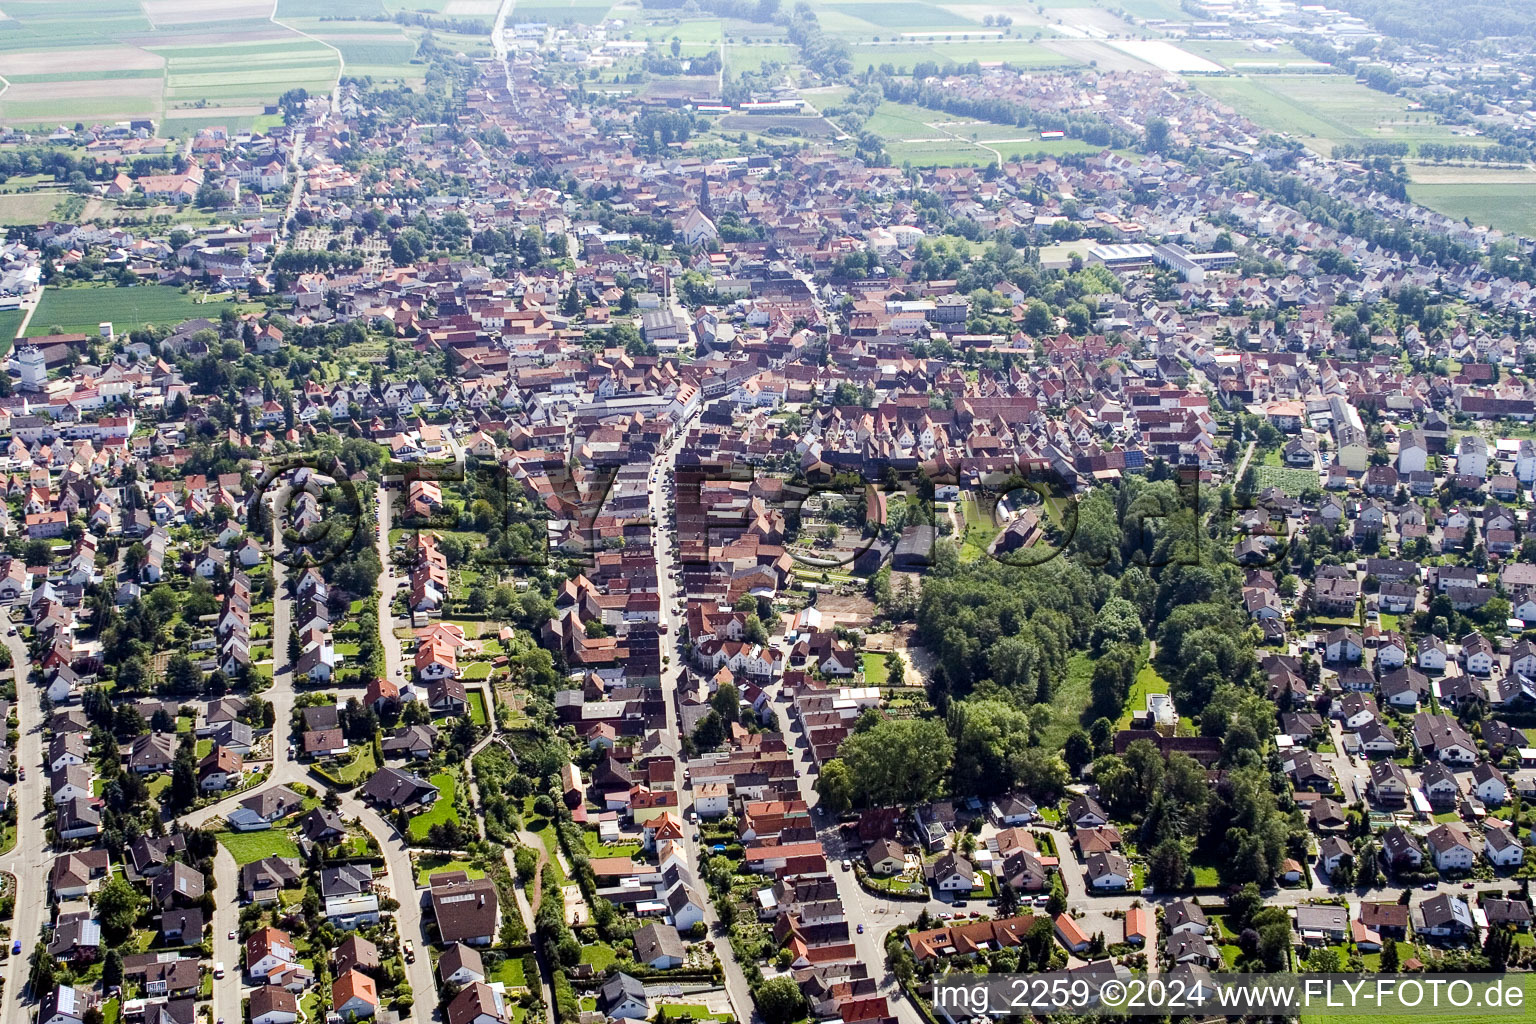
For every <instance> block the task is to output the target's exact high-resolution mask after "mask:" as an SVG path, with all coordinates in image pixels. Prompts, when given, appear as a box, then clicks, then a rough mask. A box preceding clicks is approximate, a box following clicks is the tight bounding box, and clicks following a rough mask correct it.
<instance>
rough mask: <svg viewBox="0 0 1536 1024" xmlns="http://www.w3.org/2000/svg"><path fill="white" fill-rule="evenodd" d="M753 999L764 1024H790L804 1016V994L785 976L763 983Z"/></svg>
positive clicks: (793, 981)
mask: <svg viewBox="0 0 1536 1024" xmlns="http://www.w3.org/2000/svg"><path fill="white" fill-rule="evenodd" d="M754 998H755V999H756V1001H757V1012H758V1013H759V1014H761V1015H762V1018H763V1020H764V1021H765V1022H766V1024H790V1022H791V1021H796V1020H799V1019H800V1018H801V1017H804V1016H805V994H804V993H803V992H801V991H800V986H799V985H797V984H795V979H794V978H791V977H788V976H787V975H786V976H783V977H778V978H774V979H772V980H770V981H765V982H763V984H762V987H761V988H759V989H758V990H757V992H756V993H754Z"/></svg>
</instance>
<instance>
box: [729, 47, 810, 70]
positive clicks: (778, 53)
mask: <svg viewBox="0 0 1536 1024" xmlns="http://www.w3.org/2000/svg"><path fill="white" fill-rule="evenodd" d="M798 58H799V53H798V51H796V50H795V48H794V47H793V46H784V45H780V44H777V43H752V44H737V45H728V46H726V48H725V66H726V67H727V68H728V69H729V70H730V71H732V72H733V73H737V74H739V73H741V72H743V71H756V70H757V69H759V68H761V67H762V66H763V65H764V64H767V63H770V62H773V63H777V64H784V65H786V66H787V65H790V64H793V63H794V62H795V61H796V60H797V59H798Z"/></svg>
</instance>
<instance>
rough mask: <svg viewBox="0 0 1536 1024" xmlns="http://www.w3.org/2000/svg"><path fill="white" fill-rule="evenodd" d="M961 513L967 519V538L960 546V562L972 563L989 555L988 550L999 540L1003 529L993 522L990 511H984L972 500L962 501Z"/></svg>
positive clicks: (964, 538) (963, 539)
mask: <svg viewBox="0 0 1536 1024" xmlns="http://www.w3.org/2000/svg"><path fill="white" fill-rule="evenodd" d="M960 511H961V513H962V514H963V515H964V518H965V536H964V537H963V538H962V540H961V544H960V561H962V562H971V561H974V560H976V559H978V558H980V557H982V556H983V555H985V554H986V553H987V548H989V547H991V546H992V542H993V541H994V540H996V539H997V534H998V531H999V530H1000V529H1001V527H999V526H998V525H997V524H996V523H995V522H993V520H992V514H991V512H990V511H989V510H984V509H983V508H982V507H981V505H980V504H979V503H977V502H976V501H975V500H974V499H972V498H963V499H961V501H960Z"/></svg>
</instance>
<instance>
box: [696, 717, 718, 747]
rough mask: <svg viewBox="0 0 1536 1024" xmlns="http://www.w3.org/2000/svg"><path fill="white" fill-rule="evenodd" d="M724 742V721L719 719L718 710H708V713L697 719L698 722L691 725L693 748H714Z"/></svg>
mask: <svg viewBox="0 0 1536 1024" xmlns="http://www.w3.org/2000/svg"><path fill="white" fill-rule="evenodd" d="M724 742H725V723H724V722H723V721H721V719H720V712H718V711H710V713H709V714H707V715H705V716H704V717H703V718H701V719H699V724H698V725H696V726H694V727H693V747H694V749H695V750H700V751H703V750H714V749H715V748H716V747H718V746H719V745H720V744H722V743H724Z"/></svg>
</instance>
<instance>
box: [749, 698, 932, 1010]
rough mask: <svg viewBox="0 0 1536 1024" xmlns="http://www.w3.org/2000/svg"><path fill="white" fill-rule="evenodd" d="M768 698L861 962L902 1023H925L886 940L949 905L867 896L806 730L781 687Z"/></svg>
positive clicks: (856, 853)
mask: <svg viewBox="0 0 1536 1024" xmlns="http://www.w3.org/2000/svg"><path fill="white" fill-rule="evenodd" d="M768 693H769V698H770V700H771V701H772V703H773V704H774V705H775V710H776V711H777V712H778V714H779V720H780V724H781V725H782V726H783V728H784V730H785V732H784V738H785V739H786V740H787V741H788V742H789V744H790V751H791V753H792V754H793V755H794V759H795V775H796V776H797V778H798V781H797V785H798V786H799V787H800V798H801V799H802V800H804V801H805V802H806V804H807V806H809V807H810V808H811V820H812V821H814V822H815V823H816V825H817V833H818V838H819V839H820V840H821V846H822V849H823V850H824V851H825V852H826V855H827V863H828V866H829V867H830V868H831V870H832V879H833V881H834V882H836V883H837V895H838V898H839V899H841V900H842V903H843V908H844V910H845V911H846V912H847V915H848V924H849V928H850V930H851V931H852V932H853V934H852V935H851V936H850V937H851V939H852V941H853V945H854V948H855V950H857V952H858V955H859V960H860V961H861V962H862V963H864V964H865V965H866V966H867V967H868V968H869V974H870V977H872V978H874V979H876V981H877V982H878V983H879V986H880V994H881V995H883V996H885V997H886V1002H887V1004H888V1005H889V1007H890V1010H891V1013H892V1014H893V1015H894V1016H895V1017H896V1019H897V1020H898V1021H900V1022H901V1024H922V1017H921V1016H920V1015H919V1014H918V1012H917V1010H916V1009H915V1008H914V1007H913V1006H912V1005H911V1004H910V1003H908V1002H907V1001H906V999H904V998H903V997H902V995H901V986H900V985H899V984H898V983H897V981H896V976H895V975H894V974H892V973H890V972H889V971H888V970H886V968H885V937H886V936H887V935H889V934H890V932H891V930H892V929H893V928H895V927H896V926H897V925H899V924H911V923H912V922H913V921H915V920H917V916H918V915H919V914H920V913H922V911H923V910H924V908H926V909H927V910H928V911H929V913H931V914H933V915H934V916H938V915H939V914H941V913H944V912H945V911H947V910H949V906H948V905H947V904H945V903H941V902H940V901H938V900H929V901H928V902H927V903H919V902H917V901H915V900H914V901H907V900H888V899H882V898H881V897H879V896H872V895H870V894H869V893H867V892H865V891H864V889H863V887H862V886H860V885H859V880H858V878H857V877H856V876H855V875H854V873H853V871H852V870H851V863H852V861H853V860H854V859H855V858H857V857H858V856H859V851H858V850H857V849H856V848H852V847H850V846H849V845H846V844H845V843H844V841H843V836H842V833H841V832H840V831H839V830H838V827H837V818H836V816H832V815H823V814H819V813H817V811H818V807H817V805H818V804H819V802H820V800H821V798H820V797H819V796H818V795H817V793H816V776H815V775H814V774H813V771H812V769H813V767H814V763H813V761H812V758H811V753H810V744H809V743H807V742H806V740H805V733H804V731H803V730H801V728H800V725H799V723H798V721H791V715H790V713H789V705H788V703H787V702H786V701H785V700H784V699H783V697H784V693H783V689H782V687H781V686H780V684H778V683H777V682H776V683H774V684H773V686H771V687H770V688H769V691H768ZM844 860H847V861H849V863H850V869H849V870H844V869H843V861H844ZM860 923H862V924H863V925H864V933H863V934H862V935H861V934H859V932H858V930H857V928H858V925H859V924H860Z"/></svg>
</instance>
